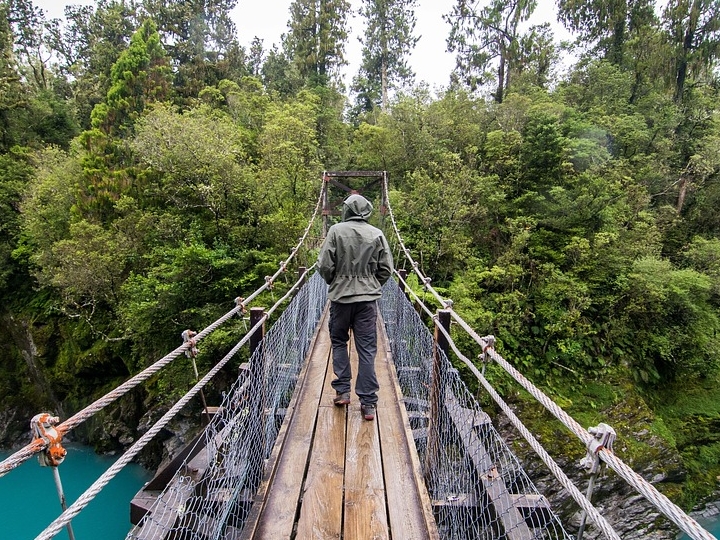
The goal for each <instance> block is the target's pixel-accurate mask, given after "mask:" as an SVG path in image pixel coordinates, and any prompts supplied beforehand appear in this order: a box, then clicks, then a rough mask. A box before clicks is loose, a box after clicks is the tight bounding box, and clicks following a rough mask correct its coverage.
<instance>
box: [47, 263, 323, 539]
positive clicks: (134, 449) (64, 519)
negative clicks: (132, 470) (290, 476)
mask: <svg viewBox="0 0 720 540" xmlns="http://www.w3.org/2000/svg"><path fill="white" fill-rule="evenodd" d="M314 267H315V265H313V266H311V267H310V268H309V269H308V271H310V270H311V269H313V268H314ZM304 280H305V276H301V277H300V279H298V280H297V281H296V282H295V284H294V285H293V286H292V287H291V288H290V290H289V291H288V292H287V293H286V294H285V295H284V296H283V297H282V298H280V299H279V300H278V301H277V302H276V303H275V304H274V305H273V306H272V307H271V308H270V309H268V310H267V311H266V312H265V313H263V315H262V317H261V318H260V320H259V321H258V322H257V323H256V324H255V326H253V327H252V328H251V329H250V330H249V331H248V332H247V334H245V336H244V337H243V338H242V339H241V340H240V341H239V342H238V343H237V344H236V345H235V346H234V347H233V348H232V349H231V350H230V352H229V353H228V354H226V355H225V356H224V357H223V358H222V359H221V360H220V361H219V362H218V363H217V364H215V366H214V367H213V368H212V369H211V370H210V371H208V372H207V374H206V375H205V376H204V377H203V378H202V379H200V380H199V381H198V382H197V384H195V386H193V387H192V388H191V389H190V390H189V391H188V393H187V394H185V395H184V396H183V397H182V398H181V399H179V400H178V401H177V402H176V403H175V405H173V406H172V407H171V408H170V410H168V412H166V413H165V414H164V415H163V416H162V418H160V420H158V421H157V422H156V423H155V424H153V426H152V427H151V428H150V429H149V430H148V431H147V432H146V433H145V434H143V436H142V437H140V438H139V439H138V440H137V442H136V443H135V444H133V445H132V446H131V447H130V448H129V449H128V450H127V452H125V453H124V454H123V455H122V456H121V457H120V458H119V459H118V460H117V461H116V462H115V463H113V465H112V466H111V467H109V468H108V470H107V471H105V472H104V473H103V474H102V475H101V476H100V477H99V478H98V479H97V480H96V481H95V482H94V483H93V484H92V485H91V486H90V487H89V488H88V489H87V490H85V492H84V493H83V494H82V495H80V497H78V498H77V500H76V501H75V502H74V503H73V504H72V505H70V506H69V507H68V508H67V510H65V511H64V512H63V513H62V514H60V516H58V517H57V518H56V519H55V520H54V521H53V522H52V523H50V525H48V526H47V527H46V528H45V530H44V531H42V532H41V533H40V534H39V535H38V536H37V537H36V538H35V540H49V539H50V538H53V537H54V536H55V535H56V534H57V533H59V532H60V531H61V530H63V528H64V527H65V526H66V525H67V524H68V523H69V522H70V521H72V519H73V518H74V517H76V516H77V515H78V514H79V513H80V512H81V511H82V510H83V509H84V508H85V507H86V506H87V505H88V504H90V502H91V501H92V500H93V499H94V498H95V497H96V496H97V495H98V494H99V493H100V491H101V490H102V489H103V488H104V487H105V486H106V485H107V484H108V483H109V482H110V480H112V479H113V478H115V476H117V474H118V473H119V472H120V471H121V470H122V469H123V468H124V467H125V465H127V464H128V463H130V461H131V460H132V459H133V458H134V457H135V456H136V455H137V454H138V453H140V451H142V449H143V448H145V446H146V445H147V443H149V442H150V441H151V440H152V439H153V437H155V435H157V434H158V433H159V432H160V430H161V429H163V428H164V427H165V426H166V425H167V424H168V423H169V422H170V421H171V420H172V419H173V418H174V417H175V415H176V414H177V413H178V412H180V411H181V410H182V409H183V407H185V405H187V404H188V403H189V402H190V400H191V399H192V398H193V397H195V396H196V395H197V394H198V393H199V392H200V391H201V390H202V389H203V387H205V385H207V383H209V382H210V381H211V380H212V378H213V377H214V376H215V375H217V373H218V372H219V371H220V370H221V369H222V368H223V367H224V366H225V364H227V363H228V362H229V361H230V359H232V357H233V356H235V355H236V354H237V352H238V351H239V350H240V349H241V348H242V346H243V345H245V344H246V343H247V342H248V341H249V340H250V338H251V337H252V335H253V334H254V333H255V332H256V331H257V330H258V329H259V328H260V327H261V326H262V325H263V324H264V323H265V322H266V321H267V320H268V318H269V317H270V315H271V314H272V313H273V312H274V311H275V310H276V309H277V308H278V307H279V306H280V305H281V304H282V303H283V302H284V301H285V300H287V299H288V298H290V297H291V296H292V295H293V293H294V292H295V291H296V290H297V289H298V288H299V287H301V286H302V284H303V283H304Z"/></svg>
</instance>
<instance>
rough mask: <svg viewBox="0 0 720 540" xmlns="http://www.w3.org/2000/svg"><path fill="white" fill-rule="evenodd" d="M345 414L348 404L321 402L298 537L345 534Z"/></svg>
mask: <svg viewBox="0 0 720 540" xmlns="http://www.w3.org/2000/svg"><path fill="white" fill-rule="evenodd" d="M345 415H346V412H345V407H335V406H334V405H332V403H331V404H330V405H327V404H321V405H320V409H319V411H318V419H317V424H316V428H315V439H314V441H315V442H314V444H313V451H312V459H311V460H310V464H309V467H308V472H307V478H306V480H305V486H304V487H303V499H302V506H301V508H300V518H299V519H298V524H297V535H296V538H318V539H325V538H340V536H341V534H342V511H343V480H344V473H345V471H344V467H345Z"/></svg>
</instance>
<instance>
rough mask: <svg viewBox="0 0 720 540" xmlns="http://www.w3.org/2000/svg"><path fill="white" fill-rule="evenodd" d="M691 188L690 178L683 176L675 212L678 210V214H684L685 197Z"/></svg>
mask: <svg viewBox="0 0 720 540" xmlns="http://www.w3.org/2000/svg"><path fill="white" fill-rule="evenodd" d="M689 188H690V177H689V176H683V177H682V178H681V179H680V193H678V198H677V205H676V206H675V210H677V213H678V214H680V213H681V212H682V209H683V206H684V205H685V197H686V196H687V192H688V189H689Z"/></svg>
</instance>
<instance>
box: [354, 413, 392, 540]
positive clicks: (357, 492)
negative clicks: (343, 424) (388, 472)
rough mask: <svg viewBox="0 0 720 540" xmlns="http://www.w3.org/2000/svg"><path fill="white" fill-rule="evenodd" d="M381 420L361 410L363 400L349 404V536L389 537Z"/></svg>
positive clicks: (357, 538)
mask: <svg viewBox="0 0 720 540" xmlns="http://www.w3.org/2000/svg"><path fill="white" fill-rule="evenodd" d="M377 425H378V423H377V422H375V421H372V422H368V421H367V420H365V419H364V418H363V417H362V416H361V414H360V403H359V402H358V401H353V402H351V404H350V405H349V406H348V421H347V446H346V450H345V523H344V528H343V531H344V532H343V536H344V538H346V539H348V540H365V539H368V540H369V539H372V540H379V539H385V538H389V534H388V519H387V512H386V509H385V489H384V488H385V486H384V482H383V473H382V459H381V457H380V439H379V437H378V430H377Z"/></svg>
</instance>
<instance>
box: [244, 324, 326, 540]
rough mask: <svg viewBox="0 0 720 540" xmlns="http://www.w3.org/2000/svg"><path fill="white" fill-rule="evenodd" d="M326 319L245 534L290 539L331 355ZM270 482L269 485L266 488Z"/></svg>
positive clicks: (265, 537) (254, 536) (320, 329)
mask: <svg viewBox="0 0 720 540" xmlns="http://www.w3.org/2000/svg"><path fill="white" fill-rule="evenodd" d="M326 318H327V310H326V312H325V315H324V316H323V319H322V320H321V322H320V325H319V332H318V335H317V340H316V342H315V344H314V347H313V349H312V354H311V356H310V358H309V360H308V363H307V364H308V365H307V370H306V372H305V377H304V380H303V383H302V388H301V389H300V391H299V392H298V393H297V396H298V397H297V399H296V400H295V403H294V410H293V413H292V415H290V416H288V417H286V419H285V423H287V422H289V424H288V427H287V433H286V434H285V436H284V437H283V443H282V446H281V447H280V448H277V451H278V454H276V452H275V449H274V450H273V454H275V455H277V458H276V463H275V467H274V468H273V471H272V474H271V475H270V477H269V478H267V480H266V481H265V482H264V483H266V486H265V487H264V489H261V491H260V492H259V495H260V496H261V495H262V494H263V493H265V492H266V497H265V501H264V504H263V505H262V509H261V510H260V513H259V516H258V518H257V524H256V526H255V527H249V528H248V531H247V532H248V534H249V535H252V536H247V537H248V538H250V537H252V538H264V539H268V540H271V539H272V540H275V539H279V538H288V539H289V538H290V537H291V535H292V531H293V525H294V521H295V514H296V511H297V505H298V501H299V500H300V494H301V488H302V484H303V477H304V474H305V468H306V465H307V461H308V456H309V453H310V446H311V443H312V438H313V431H314V430H313V428H314V425H315V419H316V416H317V409H318V403H319V401H320V396H321V392H322V385H323V381H324V379H325V373H326V370H327V362H328V357H329V354H330V336H329V335H328V333H327V324H326V323H325V319H326ZM293 399H295V398H293ZM290 420H292V421H290ZM283 425H285V424H283ZM270 485H271V486H272V487H271V488H270V489H268V486H270ZM266 490H267V491H266ZM258 502H259V501H258ZM243 536H244V537H245V535H243Z"/></svg>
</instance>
